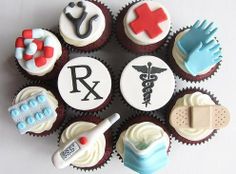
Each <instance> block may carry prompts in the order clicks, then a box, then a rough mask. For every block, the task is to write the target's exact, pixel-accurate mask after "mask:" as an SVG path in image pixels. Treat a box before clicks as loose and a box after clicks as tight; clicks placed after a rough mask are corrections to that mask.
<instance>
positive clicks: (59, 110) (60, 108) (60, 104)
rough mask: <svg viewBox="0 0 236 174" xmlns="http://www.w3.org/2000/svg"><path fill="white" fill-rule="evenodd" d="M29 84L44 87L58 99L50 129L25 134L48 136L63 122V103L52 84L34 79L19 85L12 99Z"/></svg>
mask: <svg viewBox="0 0 236 174" xmlns="http://www.w3.org/2000/svg"><path fill="white" fill-rule="evenodd" d="M30 86H38V87H43V88H45V89H46V90H49V91H50V92H52V93H53V95H54V96H55V98H56V99H57V101H58V107H57V109H56V113H57V119H56V121H55V122H54V124H53V126H52V128H51V129H50V130H45V131H43V132H42V133H34V132H27V133H26V134H28V135H30V136H34V137H45V136H48V135H51V134H53V133H54V132H56V131H57V130H58V129H59V128H60V126H61V125H62V124H63V122H64V119H65V107H64V103H63V101H62V99H61V97H60V95H59V93H58V91H57V90H56V89H55V88H53V87H52V86H50V85H48V84H46V83H43V82H40V81H34V82H28V83H26V84H25V85H23V86H22V87H20V88H19V89H18V90H17V92H16V93H15V95H14V97H13V100H12V101H14V100H15V97H16V96H17V94H18V93H19V92H20V91H21V90H22V89H24V88H26V87H30Z"/></svg>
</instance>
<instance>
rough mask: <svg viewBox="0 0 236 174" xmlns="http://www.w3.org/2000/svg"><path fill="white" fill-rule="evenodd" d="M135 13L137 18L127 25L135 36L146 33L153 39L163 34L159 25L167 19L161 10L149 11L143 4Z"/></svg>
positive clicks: (145, 4) (146, 5)
mask: <svg viewBox="0 0 236 174" xmlns="http://www.w3.org/2000/svg"><path fill="white" fill-rule="evenodd" d="M135 13H136V15H137V18H136V19H135V20H134V21H132V22H131V23H130V24H129V25H130V27H131V29H132V31H133V32H134V33H135V34H139V33H141V32H146V34H147V35H148V37H149V38H151V39H153V38H155V37H157V36H159V35H160V34H161V33H162V32H163V31H162V29H161V28H160V26H159V23H161V22H164V21H166V20H167V19H168V17H167V15H166V13H165V12H164V10H163V9H162V8H159V9H157V10H155V11H151V10H150V8H149V7H148V4H147V3H144V4H142V5H141V6H139V7H137V8H136V9H135Z"/></svg>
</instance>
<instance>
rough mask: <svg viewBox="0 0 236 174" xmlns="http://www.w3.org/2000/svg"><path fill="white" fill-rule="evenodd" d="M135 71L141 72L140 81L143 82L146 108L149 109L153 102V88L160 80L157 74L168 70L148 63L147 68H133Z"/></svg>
mask: <svg viewBox="0 0 236 174" xmlns="http://www.w3.org/2000/svg"><path fill="white" fill-rule="evenodd" d="M132 67H133V68H134V69H135V70H137V71H138V72H141V73H142V74H141V75H140V76H139V77H140V79H141V80H142V81H143V82H142V86H143V90H142V92H143V103H142V104H145V107H147V106H148V105H149V104H151V103H150V101H151V94H152V88H153V87H154V82H155V81H156V80H157V79H158V77H157V74H160V73H162V72H164V71H166V70H167V69H165V68H158V67H154V66H152V63H151V62H148V63H147V66H146V65H144V66H132Z"/></svg>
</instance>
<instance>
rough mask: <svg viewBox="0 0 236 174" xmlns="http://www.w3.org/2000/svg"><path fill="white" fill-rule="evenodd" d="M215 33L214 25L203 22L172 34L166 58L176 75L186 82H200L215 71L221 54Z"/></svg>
mask: <svg viewBox="0 0 236 174" xmlns="http://www.w3.org/2000/svg"><path fill="white" fill-rule="evenodd" d="M216 31H217V28H216V27H214V24H213V23H210V24H209V23H208V22H207V21H206V20H205V21H203V22H202V23H200V21H197V22H196V23H195V24H194V25H193V26H191V27H187V28H184V29H181V30H179V31H178V32H176V33H175V34H174V36H173V38H172V39H171V41H170V45H169V56H168V57H169V63H170V66H171V68H172V69H173V71H174V72H175V73H176V75H178V76H179V77H180V78H182V79H184V80H187V81H201V80H205V79H207V78H210V77H211V76H212V75H213V74H214V73H215V72H216V71H217V69H218V68H219V65H220V61H221V59H222V53H221V48H220V44H219V43H218V41H217V40H216V38H215V32H216Z"/></svg>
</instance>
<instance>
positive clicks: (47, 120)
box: [8, 85, 64, 136]
mask: <svg viewBox="0 0 236 174" xmlns="http://www.w3.org/2000/svg"><path fill="white" fill-rule="evenodd" d="M8 111H9V115H10V117H11V118H12V119H13V121H14V123H15V124H16V127H17V130H18V131H19V132H20V133H21V134H26V133H27V134H30V135H34V136H46V135H49V134H51V133H52V132H54V131H55V130H56V129H58V128H59V127H60V126H61V124H62V122H63V121H64V105H63V104H62V102H61V100H60V98H59V97H58V94H56V92H54V91H53V90H48V89H46V88H44V87H42V86H39V85H37V86H34V85H28V86H27V87H24V88H23V89H21V90H20V91H19V92H18V94H17V95H16V96H15V98H14V100H13V103H12V106H11V107H10V108H9V109H8Z"/></svg>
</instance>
